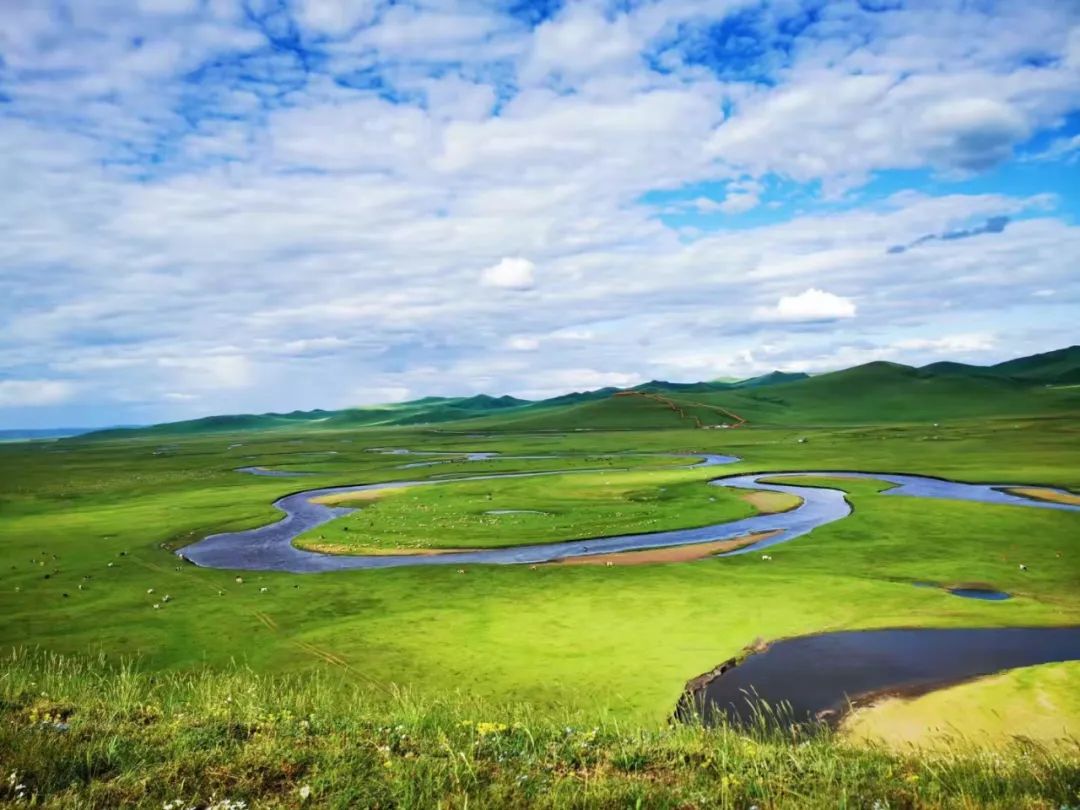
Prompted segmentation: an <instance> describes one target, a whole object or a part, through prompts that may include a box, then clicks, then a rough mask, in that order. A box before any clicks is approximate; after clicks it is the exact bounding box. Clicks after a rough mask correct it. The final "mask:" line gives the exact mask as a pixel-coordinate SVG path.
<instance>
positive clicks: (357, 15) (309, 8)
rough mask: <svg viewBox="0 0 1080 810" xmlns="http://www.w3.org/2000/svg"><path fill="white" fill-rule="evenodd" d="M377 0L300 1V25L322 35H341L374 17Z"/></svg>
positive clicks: (298, 10) (298, 16)
mask: <svg viewBox="0 0 1080 810" xmlns="http://www.w3.org/2000/svg"><path fill="white" fill-rule="evenodd" d="M377 5H378V3H377V0H300V3H299V6H298V9H297V18H298V19H299V21H300V23H301V25H303V26H304V27H305V28H310V29H312V30H313V31H317V32H319V33H324V34H332V35H338V36H340V35H342V34H345V33H348V32H349V31H350V30H351V29H353V28H355V27H356V26H358V25H361V24H363V23H367V22H370V21H371V19H372V18H373V17H374V15H375V9H376V7H377Z"/></svg>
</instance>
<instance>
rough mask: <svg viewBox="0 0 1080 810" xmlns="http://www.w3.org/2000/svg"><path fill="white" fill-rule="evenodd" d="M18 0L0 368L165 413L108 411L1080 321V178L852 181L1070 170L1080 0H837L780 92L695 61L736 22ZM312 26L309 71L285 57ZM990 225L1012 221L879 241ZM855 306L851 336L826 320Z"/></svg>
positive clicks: (580, 6) (8, 54)
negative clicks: (690, 222)
mask: <svg viewBox="0 0 1080 810" xmlns="http://www.w3.org/2000/svg"><path fill="white" fill-rule="evenodd" d="M9 5H11V8H10V9H5V13H4V14H2V15H0V50H2V51H3V52H4V58H5V62H6V64H8V65H9V66H10V67H11V73H12V75H13V76H15V77H17V81H12V82H9V83H7V84H5V87H4V93H5V95H7V96H10V99H11V100H10V101H9V102H5V105H4V106H5V109H8V110H9V111H10V112H11V115H9V116H8V117H7V118H5V119H4V124H3V126H2V127H0V181H2V184H3V188H4V194H3V195H0V268H3V270H2V271H0V322H3V323H4V324H5V329H4V330H2V331H3V334H0V373H2V374H3V375H4V376H6V377H9V378H13V379H16V380H45V381H48V380H52V379H54V378H60V377H63V378H65V379H66V378H68V377H70V378H71V384H72V385H74V386H77V389H78V396H77V397H74V398H72V399H71V400H68V401H69V402H75V401H78V402H79V403H80V404H81V403H83V402H91V401H100V402H102V403H106V404H104V405H100V407H101V408H105V407H108V405H107V403H110V402H115V401H117V400H121V399H122V400H123V401H124V402H127V403H136V405H132V406H131V407H132V408H133V409H134V408H136V407H137V408H141V409H142V410H139V411H134V410H132V412H131V413H132V415H131V416H124V417H121V418H120V419H117V420H114V421H135V417H138V418H139V419H143V418H144V417H145V418H146V419H150V418H152V417H154V416H155V415H156V413H157V411H156V410H155V409H156V408H157V407H158V403H160V402H162V401H166V402H169V403H172V404H171V405H170V406H169V408H168V409H166V412H167V413H169V414H171V413H173V412H174V411H175V412H177V413H179V412H181V411H183V412H184V415H188V410H193V409H194V407H195V406H194V405H192V404H191V403H192V402H196V403H197V405H198V407H199V408H200V409H205V410H206V412H213V411H215V410H218V411H220V410H225V409H243V410H251V411H257V410H266V409H268V408H274V409H291V408H293V407H316V406H327V407H332V406H334V405H335V404H341V405H344V404H352V403H353V402H355V401H356V398H355V397H356V396H360V395H361V393H362V392H354V390H353V388H354V386H355V385H356V384H357V382H358V380H361V379H362V380H363V381H364V383H365V385H368V386H370V387H369V388H367V389H365V390H366V391H369V392H370V393H369V394H364V395H363V396H365V397H371V398H374V399H382V400H386V399H394V398H398V396H399V394H400V396H405V394H403V393H401V392H410V395H415V396H422V395H425V394H433V393H447V394H450V393H463V394H464V393H476V392H477V391H480V390H487V391H492V392H500V391H523V390H531V389H533V388H535V386H536V385H537V383H536V382H535V381H536V380H537V379H540V378H542V379H544V380H545V381H547V380H550V381H552V382H551V387H550V388H549V389H546V390H548V391H551V392H552V393H558V391H559V389H564V388H565V387H582V386H588V385H599V384H604V382H605V381H616V384H618V383H617V381H618V380H622V379H637V376H638V375H639V376H640V377H641V378H649V377H665V376H671V375H680V374H685V375H699V374H700V375H704V376H727V375H732V376H738V375H747V376H748V375H750V374H753V373H759V372H760V371H768V370H771V368H772V367H776V366H780V365H783V364H785V363H793V362H800V361H802V362H807V363H810V364H812V365H814V367H815V368H822V367H825V366H828V365H829V364H836V365H839V364H843V363H845V362H849V361H853V360H854V361H857V359H858V358H863V357H869V356H872V355H873V356H877V355H882V356H889V357H893V358H903V357H905V356H907V354H905V353H910V354H912V355H916V354H920V353H923V354H927V355H928V356H929V355H931V354H933V353H934V352H935V351H936V350H935V346H939V347H941V348H940V350H941V351H942V352H945V351H947V350H948V349H947V348H946V346H947V345H946V344H940V343H938V344H934V345H931V344H929V343H925V341H940V340H942V338H941V335H942V334H946V335H947V334H951V333H954V332H955V333H957V334H968V335H979V334H989V333H991V332H992V333H993V334H994V335H995V336H996V339H997V343H996V344H994V347H993V348H991V349H985V350H982V349H978V351H985V352H998V353H1002V352H1008V353H1014V354H1019V353H1023V352H1024V351H1027V350H1031V351H1035V350H1039V349H1046V348H1050V347H1052V346H1053V345H1054V344H1055V343H1064V342H1066V341H1067V340H1069V339H1070V336H1071V335H1072V334H1073V333H1074V331H1075V327H1074V325H1073V324H1072V320H1073V319H1074V317H1075V311H1074V310H1075V307H1076V306H1077V305H1078V304H1080V279H1078V278H1077V277H1076V273H1075V268H1076V266H1077V263H1078V262H1080V228H1078V227H1077V226H1076V225H1074V224H1073V223H1072V222H1071V220H1070V219H1069V218H1068V217H1067V216H1064V215H1063V214H1062V213H1061V212H1063V211H1066V210H1067V209H1065V205H1066V204H1068V201H1069V199H1070V198H1069V197H1068V196H1067V194H1068V189H1067V188H1065V185H1064V182H1062V183H1061V184H1060V185H1059V187H1058V188H1053V187H1052V186H1050V185H1048V187H1047V191H1055V190H1057V191H1061V192H1062V195H1063V196H1062V200H1063V202H1049V203H1048V202H1047V200H1048V197H1047V196H1045V195H1040V198H1039V199H1037V198H1036V197H1035V196H1032V197H1020V196H1017V193H1016V192H1010V193H1008V194H1005V193H1001V194H954V193H948V192H947V191H946V192H940V191H939V190H938V189H939V187H938V186H935V187H934V188H935V193H938V194H939V196H937V197H931V196H929V195H927V194H921V193H915V192H911V191H908V192H904V193H900V194H897V195H895V196H893V197H891V198H889V199H887V200H878V199H876V198H875V194H876V193H877V190H876V188H875V187H870V188H868V189H867V194H866V195H865V196H862V195H859V194H856V193H854V190H855V189H856V187H857V186H858V185H859V184H860V183H861V182H862V180H863V179H865V178H867V177H869V176H871V175H873V174H875V173H878V172H883V171H887V170H888V169H890V168H901V169H904V168H907V169H919V170H924V169H928V168H929V169H936V170H938V171H939V172H940V173H941V178H939V179H940V180H941V182H942V183H947V182H948V181H950V180H951V179H952V178H953V177H954V175H955V174H956V173H957V172H971V171H977V170H978V168H979V167H981V166H987V165H990V164H992V163H994V162H995V161H1001V160H1007V159H1008V158H1009V155H1010V154H1011V153H1012V151H1013V149H1014V147H1015V146H1016V145H1017V143H1018V142H1021V141H1024V140H1025V139H1028V138H1029V136H1031V135H1038V136H1040V137H1039V138H1038V139H1037V140H1035V141H1034V142H1035V143H1049V144H1052V145H1053V146H1052V147H1050V148H1048V149H1047V150H1046V152H1047V154H1045V155H1043V156H1041V159H1044V160H1057V159H1060V160H1062V161H1063V164H1062V165H1063V166H1064V161H1065V160H1066V159H1067V157H1068V154H1070V151H1069V150H1070V149H1072V147H1073V146H1074V145H1075V144H1074V141H1075V133H1074V132H1071V131H1067V128H1065V127H1062V123H1063V122H1067V121H1069V120H1071V119H1068V118H1067V117H1066V116H1067V114H1068V113H1069V111H1070V110H1073V109H1076V108H1077V107H1080V85H1078V84H1077V82H1076V76H1075V65H1076V64H1077V62H1076V59H1077V56H1076V54H1077V53H1080V51H1078V50H1077V43H1080V27H1077V26H1076V22H1077V17H1076V14H1075V13H1074V12H1075V10H1070V6H1069V4H1063V3H1053V2H1046V3H1014V4H1011V5H1007V6H1001V7H998V8H996V9H995V12H994V13H993V14H984V13H982V11H981V10H980V9H972V8H965V9H962V10H961V9H958V8H957V7H956V6H955V5H953V4H947V3H943V4H922V5H919V6H917V7H905V8H902V9H897V10H895V11H890V12H888V13H884V14H865V13H863V12H861V11H858V10H855V9H854V8H851V7H849V5H848V4H827V7H823V8H822V10H821V14H820V15H819V19H818V21H817V22H814V23H812V24H810V25H808V26H807V28H806V29H805V30H804V31H802V32H801V33H800V34H799V35H798V36H795V37H794V38H793V39H792V40H791V42H790V46H791V47H787V46H786V45H785V47H784V48H783V49H782V51H783V52H782V53H781V52H780V51H779V50H778V51H777V53H774V54H772V55H771V56H770V55H769V54H765V55H764V56H763V58H762V60H760V63H759V64H754V65H750V66H748V70H749V72H750V73H752V74H757V73H764V74H767V78H768V81H760V80H759V79H760V78H761V76H760V75H752V76H751V77H750V80H746V78H747V77H745V76H741V75H738V72H737V68H739V67H740V66H739V65H738V64H734V63H732V64H728V63H726V62H725V63H724V64H719V65H712V66H707V65H703V64H702V63H701V59H700V57H701V55H702V54H701V52H700V49H697V50H695V48H696V46H697V45H699V44H700V42H701V41H703V40H702V39H701V38H703V37H706V35H707V33H708V32H709V31H711V30H713V27H714V26H715V24H716V23H717V22H719V21H721V20H722V19H723V18H724V17H725V16H726V15H727V14H728V13H729V12H730V11H732V10H733V9H737V8H741V7H742V6H743V4H742V3H740V2H726V1H725V2H717V1H715V0H714V1H713V2H705V1H704V0H667V1H666V2H661V3H639V4H629V5H627V6H625V8H627V9H628V10H626V11H621V12H620V11H616V10H614V8H613V7H610V6H609V7H606V8H604V9H601V8H600V5H599V4H593V3H573V4H566V5H565V6H564V7H563V8H562V9H561V10H559V11H558V12H557V13H556V14H555V15H554V16H553V17H552V18H551V19H549V20H548V21H546V22H544V23H543V24H541V25H539V26H536V27H535V28H534V27H532V26H530V25H529V24H527V23H526V22H524V21H523V20H522V19H520V18H518V17H514V16H511V15H507V14H503V13H500V11H499V8H500V7H496V6H492V5H491V4H479V5H477V4H453V3H441V4H436V6H431V5H417V4H396V5H388V4H382V3H378V4H376V3H374V2H370V3H369V2H367V0H355V1H354V0H322V1H321V2H320V1H319V0H306V1H305V2H299V0H298V2H296V3H291V4H268V5H262V6H260V10H259V13H258V14H256V15H246V14H244V13H242V8H241V6H240V5H238V4H235V3H228V2H221V3H219V2H192V3H187V4H186V5H185V2H183V0H152V2H148V3H147V5H146V6H145V8H146V9H147V13H145V14H140V13H136V11H134V10H131V11H130V13H128V10H127V9H126V7H125V5H124V3H123V0H120V2H119V3H118V4H116V3H114V4H110V5H109V7H108V9H107V10H105V9H104V7H102V8H96V7H95V4H93V3H75V4H69V5H70V6H71V16H70V20H69V19H67V18H65V17H64V15H59V14H53V13H52V10H51V8H49V7H47V4H46V5H42V4H36V5H35V4H33V3H29V4H27V3H23V4H14V5H12V4H9ZM38 6H40V8H39V7H38ZM286 6H287V7H288V13H286V11H284V9H286ZM776 8H779V7H770V9H768V10H766V12H764V13H763V14H761V15H758V16H759V17H760V18H761V19H762V20H765V21H767V22H768V23H769V24H770V25H771V24H774V23H775V21H776V19H775V15H776V14H781V12H780V11H776V10H775V9H776ZM278 9H282V10H278ZM263 12H265V14H264V13H263ZM1070 31H1071V33H1070ZM751 33H752V32H751ZM761 34H762V35H761V36H760V37H757V38H754V37H753V36H751V34H750V33H748V34H747V37H748V40H749V39H754V42H753V44H754V45H755V47H757V46H761V47H762V48H764V49H765V50H768V48H770V47H771V45H770V42H771V38H770V37H771V34H770V33H769V32H768V31H766V32H761ZM294 36H295V43H296V44H297V47H298V48H300V49H304V48H306V49H308V51H307V53H306V56H307V57H308V58H307V59H306V60H305V59H303V58H301V57H302V56H304V55H305V54H301V55H298V54H297V53H296V52H294V51H293V50H291V49H290V48H283V47H268V37H277V38H278V40H277V41H278V42H281V41H285V40H288V41H289V42H293V41H294V40H293V39H290V38H292V37H294ZM136 43H138V44H136ZM734 61H735V62H738V60H734ZM241 65H242V66H243V68H242V69H240V68H239V67H238V66H241ZM657 65H660V66H662V69H661V70H654V69H653V67H655V66H657ZM713 68H715V70H714V69H713ZM195 79H197V81H195ZM1072 154H1073V155H1074V159H1075V150H1074V151H1073V152H1072ZM913 174H916V175H918V174H921V173H920V172H916V173H913ZM767 175H770V176H769V177H766V176H767ZM771 175H775V177H773V176H771ZM1049 175H1050V172H1046V176H1049ZM895 179H896V177H895V176H894V177H886V178H884V180H885V181H886V184H888V183H891V182H893V181H894V180H895ZM803 182H805V183H806V185H801V183H803ZM988 182H990V183H993V182H996V179H995V178H994V176H993V175H990V176H988ZM766 183H767V185H768V189H769V194H768V200H769V205H770V206H776V208H772V207H770V208H769V210H768V211H767V212H765V213H767V216H763V217H762V219H763V220H767V221H768V222H770V223H772V224H767V225H763V226H760V227H754V228H740V229H738V230H735V229H734V228H731V224H730V223H726V222H725V217H724V216H716V217H710V221H711V222H714V223H718V225H719V227H718V228H717V229H716V230H711V229H709V228H708V227H702V228H700V229H698V230H697V231H695V232H690V231H689V230H685V231H681V232H676V231H674V230H673V229H671V228H669V227H667V226H665V225H664V224H663V222H662V221H660V220H659V219H658V218H657V212H658V211H661V212H662V213H663V215H664V216H665V217H668V216H676V217H677V216H679V215H685V214H686V213H688V212H692V211H694V210H697V211H699V212H702V213H708V214H717V213H719V214H728V215H732V214H736V213H739V212H743V211H747V210H750V209H751V208H753V206H755V205H758V204H760V201H761V198H762V197H763V196H764V195H765V191H764V186H765V185H766ZM819 184H820V186H821V187H822V188H824V190H825V193H826V194H827V195H830V196H831V197H832V198H836V199H837V200H839V202H841V203H842V204H839V205H828V206H821V207H819V206H820V203H821V200H820V197H819V195H818V193H817V189H818V187H819ZM719 187H724V188H726V195H725V196H724V197H723V198H721V197H720V196H719V195H715V196H716V199H710V196H714V195H713V194H712V192H711V191H707V192H706V191H703V190H702V189H713V188H719ZM946 188H947V187H946ZM656 192H662V193H673V196H672V197H670V198H671V199H676V200H681V199H685V200H687V202H685V203H650V202H647V201H648V200H650V199H654V198H653V197H652V196H651V195H652V194H653V193H656ZM706 194H708V195H709V196H706ZM1059 205H1060V206H1061V207H1058V206H1059ZM1021 214H1022V216H1021ZM995 216H1010V217H1012V219H1011V221H1010V223H1009V227H1008V228H1007V229H1006V230H1005V231H1003V232H1001V233H995V234H992V235H991V234H987V235H985V236H980V237H979V238H977V239H964V240H954V241H950V240H945V239H937V240H934V241H932V242H927V243H925V244H922V245H920V248H919V250H918V251H910V252H909V253H906V254H902V255H887V253H886V251H887V249H888V248H889V247H890V246H892V245H907V244H911V243H912V242H913V241H915V240H918V239H920V238H921V237H923V236H924V235H926V234H944V233H947V232H950V231H957V230H965V229H970V228H972V227H973V226H978V225H979V224H981V223H983V222H986V220H987V219H988V218H989V217H995ZM725 228H730V229H725ZM226 247H227V249H225V248H226ZM912 253H913V254H916V255H910V254H912ZM500 257H506V258H504V259H503V260H502V261H501V262H498V263H496V261H497V260H498V259H499V258H500ZM525 257H528V258H525ZM485 267H486V268H487V269H486V270H483V268H485ZM537 268H542V270H538V269H537ZM538 272H542V279H541V280H542V282H543V283H542V284H538V283H537V273H538ZM478 283H480V284H482V285H484V286H492V287H494V288H496V289H504V290H526V289H528V290H532V292H530V293H529V294H528V295H524V296H518V297H515V296H511V295H492V294H477V290H476V287H477V284H478ZM822 288H824V289H827V290H829V291H830V292H825V291H824V289H822ZM1043 290H1053V291H1054V292H1053V294H1052V295H1043V294H1040V291H1043ZM800 291H803V292H802V293H801V294H799V293H800ZM808 296H809V297H808ZM785 300H788V303H784V302H785ZM778 302H779V303H778ZM856 302H857V305H858V310H857V311H858V315H859V318H858V320H857V321H854V322H850V324H849V325H850V328H849V329H846V330H844V332H845V334H844V336H843V337H841V336H838V335H837V334H835V330H830V329H829V328H828V327H827V326H822V325H821V324H820V323H819V321H821V319H822V318H825V319H829V320H834V319H837V318H840V317H848V318H850V315H851V314H852V313H854V311H855V303H856ZM526 304H527V306H526ZM1070 312H1072V314H1071V315H1070ZM848 333H851V334H848ZM508 335H510V336H516V337H511V338H510V339H509V340H507V339H506V336H508ZM533 340H539V341H541V342H542V345H543V347H544V349H545V351H543V352H534V353H532V354H528V355H526V354H524V352H525V351H527V350H528V346H530V345H531V343H530V341H533ZM226 341H227V344H228V345H223V344H224V342H226ZM845 341H850V342H845ZM919 341H924V342H923V343H920V342H919ZM766 346H768V347H771V348H770V349H768V350H766V348H764V347H766ZM972 346H974V344H963V343H957V344H953V347H954V348H956V349H957V351H964V350H966V349H965V347H967V348H972ZM687 347H693V348H692V349H688V348H687ZM905 347H906V348H905ZM1006 347H1008V348H1006ZM972 350H973V351H975V350H976V349H973V348H972ZM800 358H801V360H800ZM343 369H347V372H345V371H342V370H343ZM447 369H449V370H450V374H449V375H448V373H447ZM565 369H571V370H574V369H576V370H577V372H574V374H573V375H571V376H559V374H558V372H562V371H563V370H565ZM607 373H614V374H615V375H616V376H615V377H613V378H611V377H609V378H605V377H604V376H603V375H604V374H607ZM543 384H544V385H547V384H548V383H547V382H545V383H543ZM454 386H457V389H456V390H448V389H449V388H451V387H454ZM537 390H539V389H537ZM168 393H182V394H185V395H190V396H197V397H199V399H198V400H191V401H185V400H181V399H177V398H176V397H171V398H169V399H167V400H166V399H164V398H165V397H166V395H167V394H168ZM354 394H355V396H354ZM95 397H96V398H97V400H93V399H92V398H95ZM369 401H373V400H371V399H369ZM185 402H187V403H188V404H187V405H185V404H184V403H185ZM71 407H72V408H74V407H75V406H74V405H72V406H71ZM95 407H97V406H95ZM125 407H126V406H125ZM75 413H76V415H79V414H78V412H75ZM12 418H14V417H12Z"/></svg>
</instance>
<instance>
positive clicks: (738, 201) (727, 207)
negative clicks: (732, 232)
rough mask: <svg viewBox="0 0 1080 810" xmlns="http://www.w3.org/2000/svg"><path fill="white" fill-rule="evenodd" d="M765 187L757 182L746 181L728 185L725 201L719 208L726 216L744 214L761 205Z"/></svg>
mask: <svg viewBox="0 0 1080 810" xmlns="http://www.w3.org/2000/svg"><path fill="white" fill-rule="evenodd" d="M762 190H763V187H762V185H761V183H759V182H757V181H756V180H750V179H744V180H741V181H739V182H736V183H731V184H729V185H728V189H727V194H726V195H725V197H724V201H723V202H722V203H720V205H719V206H718V207H719V209H720V210H721V211H723V212H724V213H725V214H742V213H745V212H746V211H751V210H753V209H754V208H757V207H758V206H759V205H760V204H761V196H760V195H761V192H762Z"/></svg>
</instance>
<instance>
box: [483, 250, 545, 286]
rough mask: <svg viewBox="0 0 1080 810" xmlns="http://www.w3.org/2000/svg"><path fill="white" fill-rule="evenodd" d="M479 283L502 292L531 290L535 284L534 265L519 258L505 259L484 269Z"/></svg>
mask: <svg viewBox="0 0 1080 810" xmlns="http://www.w3.org/2000/svg"><path fill="white" fill-rule="evenodd" d="M480 283H481V284H483V285H484V286H485V287H498V288H501V289H504V290H531V289H532V288H533V287H534V286H535V284H536V265H535V264H533V263H532V262H531V261H529V260H528V259H524V258H521V257H507V258H504V259H503V260H502V261H500V262H499V263H498V264H495V265H492V266H491V267H488V268H486V269H484V271H483V272H481V274H480Z"/></svg>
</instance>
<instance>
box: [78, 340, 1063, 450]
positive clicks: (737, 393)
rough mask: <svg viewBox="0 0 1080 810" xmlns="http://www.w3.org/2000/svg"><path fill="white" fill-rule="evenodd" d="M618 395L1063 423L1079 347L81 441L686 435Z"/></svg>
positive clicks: (808, 417) (784, 415)
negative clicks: (336, 433)
mask: <svg viewBox="0 0 1080 810" xmlns="http://www.w3.org/2000/svg"><path fill="white" fill-rule="evenodd" d="M623 391H636V392H655V393H659V394H663V395H664V396H665V397H668V398H670V399H674V400H676V401H680V402H684V403H686V404H687V405H688V406H690V407H691V408H692V406H693V404H694V403H695V402H696V403H698V404H699V405H705V406H716V407H721V408H725V409H729V410H731V411H733V412H736V413H739V414H740V415H742V416H745V417H746V419H747V420H749V422H750V423H751V424H754V423H760V424H818V423H821V424H868V423H875V422H894V421H895V422H902V421H919V420H930V421H940V420H942V419H957V418H962V417H965V416H970V417H976V416H994V415H1003V416H1004V415H1021V414H1030V415H1040V414H1046V413H1069V412H1076V411H1080V346H1069V347H1068V348H1064V349H1058V350H1056V351H1051V352H1044V353H1042V354H1035V355H1031V356H1029V357H1020V358H1016V359H1015V360H1007V361H1005V362H1002V363H997V364H996V365H992V366H976V365H970V364H966V363H957V362H950V361H942V362H937V363H931V364H929V365H926V366H922V367H921V368H915V367H912V366H906V365H903V364H901V363H892V362H888V361H882V360H879V361H873V362H869V363H864V364H862V365H859V366H854V367H852V368H847V369H842V370H840V371H833V372H829V373H826V374H819V375H814V376H810V375H807V374H804V373H801V372H783V371H773V372H770V373H768V374H764V375H761V376H759V377H752V378H750V379H746V380H739V381H736V382H728V381H712V382H696V383H676V382H668V381H665V380H652V381H650V382H647V383H642V384H640V385H636V386H633V387H631V388H625V389H623V388H612V387H606V388H599V389H596V390H592V391H576V392H572V393H568V394H562V395H560V396H556V397H551V398H549V399H544V400H535V401H534V400H525V399H519V398H517V397H513V396H509V395H504V396H491V395H488V394H477V395H475V396H470V397H436V396H430V397H424V398H422V399H417V400H412V401H409V402H401V403H393V404H386V405H373V406H365V407H358V408H346V409H343V410H337V411H327V410H322V409H316V410H313V411H292V412H290V413H266V414H237V415H222V416H208V417H203V418H201V419H192V420H187V421H183V422H171V423H166V424H162V425H154V426H151V427H143V428H117V429H110V430H105V431H98V432H96V433H93V434H88V435H89V436H92V437H95V438H101V437H117V436H138V435H180V434H187V433H219V432H220V433H225V432H239V431H247V430H266V429H275V428H299V427H310V428H325V429H334V428H339V429H344V428H351V427H365V426H372V427H375V426H394V425H419V424H440V423H445V422H468V423H469V427H470V428H471V427H475V428H476V429H484V430H500V429H506V430H568V429H581V428H592V429H627V428H634V427H685V425H682V424H679V423H678V420H674V421H673V419H672V414H671V411H670V410H669V409H663V408H656V407H655V406H654V405H652V404H650V402H649V400H648V399H647V398H641V397H614V394H617V393H620V392H623Z"/></svg>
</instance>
